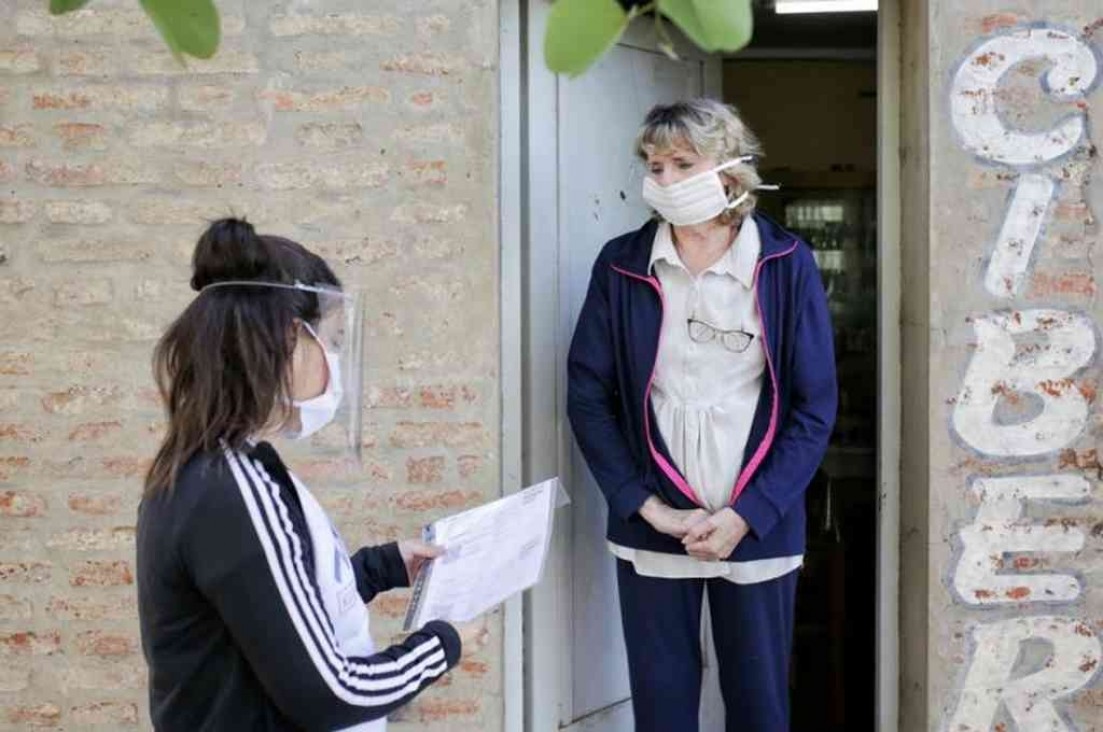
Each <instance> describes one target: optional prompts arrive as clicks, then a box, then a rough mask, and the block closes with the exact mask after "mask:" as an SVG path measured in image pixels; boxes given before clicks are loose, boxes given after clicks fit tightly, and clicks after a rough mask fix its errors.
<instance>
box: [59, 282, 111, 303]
mask: <svg viewBox="0 0 1103 732" xmlns="http://www.w3.org/2000/svg"><path fill="white" fill-rule="evenodd" d="M113 296H114V288H113V287H112V285H111V280H93V279H85V280H80V281H73V282H63V283H61V284H59V285H58V286H57V287H56V288H55V289H54V304H55V305H57V306H59V307H71V306H74V305H102V304H104V303H109V302H111V299H112V297H113Z"/></svg>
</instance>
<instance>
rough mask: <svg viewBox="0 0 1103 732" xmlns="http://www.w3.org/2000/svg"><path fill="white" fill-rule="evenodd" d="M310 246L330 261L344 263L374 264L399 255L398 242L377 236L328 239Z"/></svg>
mask: <svg viewBox="0 0 1103 732" xmlns="http://www.w3.org/2000/svg"><path fill="white" fill-rule="evenodd" d="M310 248H311V250H312V251H314V252H317V253H318V254H319V255H320V256H322V257H325V258H326V260H328V261H331V262H341V263H343V264H359V265H364V264H374V263H376V262H380V261H383V260H386V259H391V258H393V257H397V256H398V244H397V243H396V242H394V241H392V240H388V239H379V238H376V237H367V238H362V239H327V240H325V241H321V242H318V243H316V244H314V243H312V244H311V246H310Z"/></svg>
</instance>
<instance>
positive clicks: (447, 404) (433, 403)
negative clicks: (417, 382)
mask: <svg viewBox="0 0 1103 732" xmlns="http://www.w3.org/2000/svg"><path fill="white" fill-rule="evenodd" d="M478 398H479V395H478V392H477V391H475V390H474V389H473V388H471V387H470V386H456V385H447V386H423V387H421V388H420V389H419V390H418V403H419V404H420V405H421V406H423V407H425V408H426V409H452V408H454V407H455V406H456V404H457V403H463V404H473V403H475V402H476V401H477V400H478Z"/></svg>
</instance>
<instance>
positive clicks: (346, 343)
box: [204, 280, 364, 464]
mask: <svg viewBox="0 0 1103 732" xmlns="http://www.w3.org/2000/svg"><path fill="white" fill-rule="evenodd" d="M215 287H219V288H221V287H240V288H249V289H257V290H260V289H262V288H263V289H267V290H268V291H269V292H272V291H275V290H283V291H287V293H288V295H289V296H291V297H294V298H295V299H296V303H295V306H296V310H297V311H298V313H299V314H300V318H301V320H302V324H303V333H302V334H300V337H312V338H314V339H316V340H317V342H318V344H319V345H321V347H322V348H323V349H324V354H325V367H324V370H325V376H326V384H325V388H324V391H323V392H322V393H321V394H319V395H317V396H314V397H311V398H309V399H304V400H300V401H297V402H294V406H296V407H297V409H298V412H299V421H300V424H298V425H295V426H294V430H292V431H293V432H302V431H303V428H306V429H307V430H308V431H309V432H310V435H309V437H307V438H305V439H306V440H308V444H309V445H310V447H311V452H312V453H313V454H314V455H315V456H318V454H319V453H322V454H324V455H326V456H331V457H337V458H348V457H351V458H353V459H354V460H355V462H356V463H357V464H359V462H360V456H361V441H362V431H363V424H362V407H363V403H362V399H363V389H364V384H363V375H364V363H363V349H364V322H363V293H362V292H359V291H356V290H341V289H338V288H336V287H332V286H329V285H310V284H302V283H295V284H283V283H279V282H255V281H249V280H241V281H227V282H215V283H212V284H210V285H208V286H207V287H206V288H204V289H211V288H215ZM307 333H309V335H306V334H307ZM320 411H324V412H325V418H324V420H322V421H324V423H325V424H324V426H320V425H319V426H320V429H317V431H316V432H315V429H316V427H315V425H314V424H313V423H314V422H316V421H318V420H319V417H318V414H319V412H320ZM330 414H332V419H330V418H329V416H330ZM289 436H293V435H291V434H290V433H289Z"/></svg>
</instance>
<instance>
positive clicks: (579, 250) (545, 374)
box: [519, 0, 895, 732]
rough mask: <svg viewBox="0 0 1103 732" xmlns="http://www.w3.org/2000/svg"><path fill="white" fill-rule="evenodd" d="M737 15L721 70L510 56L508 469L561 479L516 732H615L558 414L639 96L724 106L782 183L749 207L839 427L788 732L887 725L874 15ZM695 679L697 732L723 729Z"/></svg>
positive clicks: (688, 55)
mask: <svg viewBox="0 0 1103 732" xmlns="http://www.w3.org/2000/svg"><path fill="white" fill-rule="evenodd" d="M883 5H884V3H882V6H883ZM521 7H522V11H521V13H520V23H519V26H520V27H521V28H522V29H523V34H522V35H524V36H525V37H527V38H528V39H541V38H542V37H543V22H544V18H545V17H546V13H547V10H548V7H549V3H548V2H547V1H546V0H527V1H526V0H521ZM883 13H884V9H882V14H883ZM755 22H756V30H755V41H754V42H753V43H752V45H751V46H750V47H749V48H747V49H745V50H744V51H743V52H741V53H740V54H738V55H735V56H732V57H730V58H723V59H721V58H718V57H715V56H705V55H702V54H700V53H698V52H697V51H696V50H695V49H693V48H692V47H691V46H689V45H688V44H683V45H681V46H679V58H678V59H670V58H668V57H667V56H665V55H664V54H663V53H662V52H661V51H660V50H659V49H658V48H656V47H655V46H654V45H653V42H652V40H651V39H650V38H649V34H648V33H646V32H639V33H636V34H632V33H630V34H629V35H628V36H626V37H625V38H624V39H622V40H621V42H620V43H618V44H617V46H616V47H615V48H614V49H613V50H612V51H610V53H609V54H607V55H606V57H604V58H603V59H602V61H600V62H599V64H598V65H596V66H595V67H594V68H592V69H590V70H589V71H588V72H587V73H586V74H585V75H584V76H583V77H581V78H579V79H576V80H566V79H560V78H557V77H555V76H554V75H551V74H549V73H548V72H547V71H546V69H545V68H544V66H543V59H542V49H541V43H540V42H539V40H537V41H536V42H532V41H529V42H527V43H525V42H523V43H522V57H523V59H524V60H525V62H524V63H523V64H522V66H523V74H522V77H523V78H522V80H521V84H522V87H523V89H524V92H523V93H522V95H521V97H522V98H521V100H520V105H521V107H522V109H523V112H522V114H521V118H522V119H521V130H522V134H521V137H522V140H521V145H520V147H521V151H522V164H521V166H520V167H521V180H522V186H521V191H520V196H519V198H520V207H521V211H522V214H521V222H520V227H519V228H520V230H521V232H522V234H521V247H520V250H521V251H520V260H521V261H520V263H519V270H520V272H521V275H522V282H521V286H520V288H519V289H520V293H519V297H520V305H521V312H522V314H521V323H520V329H521V332H522V335H521V357H520V363H521V366H520V384H521V391H522V405H521V410H520V411H521V418H520V425H521V430H520V432H521V435H520V439H519V442H520V454H521V460H520V462H521V476H522V482H523V483H531V482H535V481H537V480H540V479H543V478H547V477H550V476H553V475H559V476H560V477H561V479H562V480H563V482H564V485H565V486H566V487H567V489H568V491H569V493H570V495H571V499H572V506H571V508H570V510H569V511H561V512H560V514H559V516H558V517H557V529H556V535H555V538H554V541H553V547H552V556H551V560H550V564H549V567H548V568H547V571H546V574H545V580H544V582H543V583H542V584H541V585H540V586H539V587H537V588H536V589H535V590H534V591H533V592H531V593H529V595H528V597H527V598H526V600H525V603H524V638H523V648H524V665H525V692H524V697H525V700H524V709H525V714H524V717H525V723H524V728H525V729H526V730H533V731H539V732H551V730H559V729H564V730H571V731H572V732H581V731H582V730H593V731H600V732H621V731H622V730H623V731H628V730H631V729H632V717H631V709H630V703H629V701H630V700H629V694H628V684H627V671H626V665H625V662H624V649H623V642H622V639H621V634H620V624H619V614H618V612H617V598H616V590H615V582H614V578H613V562H612V559H611V557H610V556H609V555H608V552H607V550H606V548H605V542H604V515H605V514H604V512H605V506H604V503H603V501H602V499H601V496H600V492H599V491H598V490H597V488H596V487H595V486H594V485H593V484H592V479H591V478H590V476H589V473H588V471H587V469H586V467H585V465H584V463H583V462H582V460H581V456H580V455H579V454H578V452H577V450H576V449H575V447H574V445H573V439H572V436H571V433H570V428H569V425H568V424H567V421H566V416H565V396H566V373H565V359H566V349H567V347H568V345H569V340H570V336H571V333H572V332H573V327H574V322H575V319H576V318H577V315H578V310H579V308H580V306H581V302H582V298H583V296H584V294H585V289H586V286H587V283H588V279H589V274H590V267H591V265H592V263H593V261H594V258H595V257H596V255H597V253H598V251H599V250H600V247H601V246H602V244H603V243H604V242H605V241H606V240H608V239H609V238H611V237H612V236H615V235H617V234H620V233H622V232H624V231H627V230H630V229H634V228H636V227H637V226H638V225H639V224H640V222H642V221H643V220H644V218H645V217H646V215H647V214H646V209H645V207H644V206H643V203H642V201H641V200H640V196H639V187H640V185H641V184H642V175H643V172H642V168H641V167H640V166H639V165H638V164H637V163H635V162H634V161H633V159H632V154H631V142H632V139H633V137H634V134H635V131H636V128H637V126H638V124H639V122H640V120H642V118H643V115H644V113H645V112H646V110H647V109H648V108H649V107H650V106H651V105H653V104H655V103H658V102H663V101H671V100H674V99H677V98H680V97H686V96H695V95H699V94H707V95H710V96H715V97H719V98H722V99H724V100H725V101H727V102H730V103H733V104H735V105H736V106H737V107H738V108H739V110H740V112H741V114H742V116H743V117H744V118H745V119H746V121H747V122H748V124H749V125H750V126H751V128H752V129H753V130H755V131H756V133H757V134H758V135H759V136H760V138H761V139H762V141H763V145H764V147H765V150H766V157H765V158H764V160H763V161H762V162H761V163H760V170H761V172H762V174H763V178H764V179H765V180H766V181H767V182H772V183H773V182H776V183H779V184H781V185H782V190H781V191H780V192H778V193H776V194H775V193H764V194H763V195H761V196H760V197H759V201H760V203H759V206H760V208H761V209H762V210H763V211H764V212H766V213H767V214H768V215H770V216H772V217H773V218H775V219H776V220H778V221H779V222H780V223H782V224H783V225H785V226H786V227H788V228H790V229H791V230H794V231H796V232H797V233H798V234H800V235H801V236H802V237H803V238H805V239H806V240H807V241H808V242H809V243H810V244H811V245H812V246H813V248H814V250H815V251H816V258H817V261H818V263H819V265H820V268H821V271H822V273H823V275H824V284H825V287H826V288H827V289H828V292H829V299H830V302H831V307H832V312H833V315H834V319H835V328H836V349H837V353H838V357H839V372H840V397H841V399H840V419H839V424H838V427H837V429H836V434H835V438H834V440H833V444H832V449H831V452H830V454H829V456H828V459H827V461H826V463H825V468H826V472H827V474H828V475H829V476H830V486H823V487H822V489H821V490H816V491H813V492H810V494H809V499H808V501H809V503H808V508H809V519H810V520H809V549H808V554H807V558H806V567H805V569H804V575H803V577H802V583H801V590H800V597H799V598H798V629H797V636H796V640H795V650H794V664H793V674H792V691H793V694H794V699H796V700H799V703H795V704H794V707H793V708H794V720H793V730H795V731H797V732H800V731H802V730H836V729H839V730H841V729H846V730H848V731H849V730H854V731H859V732H860V731H861V730H874V729H878V730H881V731H883V732H887V731H888V730H890V729H893V728H894V726H893V725H894V724H895V702H894V699H895V652H894V647H895V646H894V644H887V645H886V644H885V643H884V642H883V641H884V634H885V632H886V631H887V632H889V633H894V632H895V618H894V613H895V599H894V597H892V598H889V597H888V596H887V594H886V593H889V594H891V593H894V592H895V589H894V588H895V583H894V577H895V567H894V566H891V565H892V562H893V561H894V558H893V557H894V556H895V555H894V554H892V552H891V550H890V549H889V548H888V547H890V546H891V545H893V544H894V542H895V537H894V536H886V530H887V531H888V532H890V533H891V532H892V531H893V529H892V528H891V527H892V516H891V511H889V513H886V505H889V504H891V503H892V501H894V500H895V496H894V494H893V495H891V496H889V498H890V499H891V500H888V501H886V491H888V492H889V493H891V492H892V490H893V487H892V485H893V484H894V482H895V478H894V477H893V476H891V475H888V474H886V471H885V464H886V463H885V455H886V451H885V448H886V445H884V440H883V439H882V434H883V433H885V432H886V431H888V432H891V431H892V427H891V422H892V418H891V414H890V411H889V410H891V407H892V403H891V402H892V400H891V399H889V400H888V402H886V401H885V400H884V399H883V394H882V392H883V391H884V383H888V382H891V375H890V374H889V375H886V373H885V369H884V367H883V366H882V364H883V363H888V362H891V361H892V355H891V352H888V353H886V351H885V348H884V346H885V344H884V343H882V340H883V338H882V333H883V332H885V331H886V329H889V330H891V328H888V326H887V325H886V323H885V314H886V305H885V303H884V298H882V297H880V296H879V293H881V292H882V290H883V288H884V286H885V284H884V283H885V282H886V281H888V280H886V274H885V272H884V265H885V263H886V261H885V259H884V257H882V256H881V254H882V253H883V251H884V249H885V241H886V236H887V235H888V233H889V232H891V231H893V230H892V229H891V228H886V227H885V226H884V225H883V224H884V223H888V224H890V225H891V217H889V218H890V220H889V221H885V222H883V219H884V212H883V206H884V201H883V199H884V197H885V196H884V193H883V191H884V184H883V179H884V178H885V174H886V171H885V170H884V164H883V160H884V159H888V158H891V155H889V154H887V153H886V152H885V150H884V147H883V145H884V141H885V138H884V129H883V128H884V119H886V118H887V116H886V115H885V113H884V110H882V118H881V121H880V122H879V118H878V114H879V112H878V110H879V107H878V101H879V100H878V93H879V90H881V89H883V88H884V87H885V86H886V79H888V78H889V77H888V75H887V74H884V73H879V69H878V65H877V58H878V48H877V44H878V19H877V17H876V14H873V13H861V14H844V15H832V16H826V15H816V16H780V15H777V14H776V13H774V11H773V2H772V0H768V1H767V2H756V11H755ZM884 23H885V19H884V18H882V24H883V25H884ZM882 41H883V39H882ZM881 71H882V72H883V69H882V70H881ZM892 83H893V84H894V82H892ZM880 101H881V102H882V103H884V101H885V100H884V99H882V100H880ZM879 140H880V141H881V142H882V146H879V144H878V141H879ZM889 172H891V171H889ZM879 173H880V175H881V177H880V178H879ZM879 192H880V195H879ZM893 246H894V245H893ZM889 261H890V262H891V259H890V260H889ZM890 279H891V278H890ZM889 310H890V311H891V308H889ZM889 315H890V317H891V312H890V313H889ZM890 345H891V344H890ZM879 348H880V351H879ZM879 354H880V356H879ZM879 359H880V360H879ZM886 378H887V379H888V382H886V381H885V380H886ZM890 462H891V459H890ZM889 508H890V509H891V505H889ZM879 537H880V538H879ZM886 576H887V577H888V581H886V579H885V578H886ZM879 636H880V637H881V641H882V642H879V641H878V637H879ZM893 638H894V636H893ZM890 646H891V647H890ZM712 673H713V674H714V673H715V669H714V668H713V669H712ZM708 674H709V671H708V670H706V691H705V701H704V708H703V710H702V719H703V720H704V725H703V726H702V730H703V731H705V732H708V731H709V730H712V729H714V728H715V725H716V724H717V721H718V720H721V719H722V718H723V713H722V708H720V709H717V706H716V705H717V704H719V699H718V695H716V694H711V695H710V693H709V690H708V680H707V677H708ZM875 710H877V716H875ZM878 717H880V719H879V720H878Z"/></svg>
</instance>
